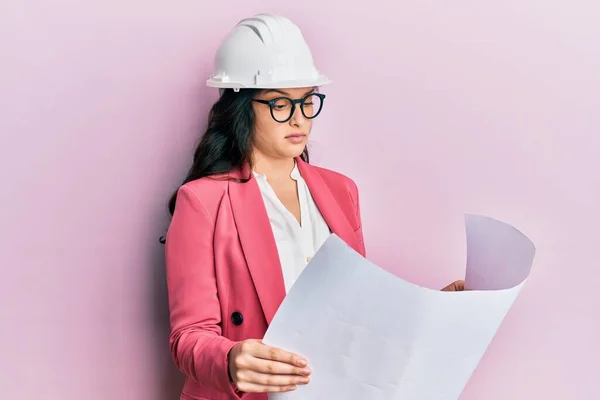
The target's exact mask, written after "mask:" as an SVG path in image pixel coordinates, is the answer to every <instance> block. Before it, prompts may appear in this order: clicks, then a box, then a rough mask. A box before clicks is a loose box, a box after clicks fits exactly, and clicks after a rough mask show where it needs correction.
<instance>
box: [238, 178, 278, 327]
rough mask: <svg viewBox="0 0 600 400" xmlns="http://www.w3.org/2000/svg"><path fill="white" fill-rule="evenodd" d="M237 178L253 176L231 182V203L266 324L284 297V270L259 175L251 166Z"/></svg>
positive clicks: (269, 321)
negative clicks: (238, 181) (257, 178)
mask: <svg viewBox="0 0 600 400" xmlns="http://www.w3.org/2000/svg"><path fill="white" fill-rule="evenodd" d="M232 175H234V177H235V178H242V177H248V176H250V180H249V181H248V182H246V183H236V182H230V183H229V196H230V199H231V207H232V211H233V215H234V218H235V223H236V227H237V230H238V234H239V238H240V243H241V245H242V250H243V252H244V256H245V257H246V263H247V264H248V269H249V270H250V274H251V275H252V281H253V283H254V287H255V288H256V293H257V294H258V298H259V300H260V304H261V307H262V309H263V313H264V315H265V318H266V320H267V324H270V323H271V320H272V319H273V316H274V315H275V312H276V311H277V309H278V308H279V306H280V305H281V302H282V301H283V299H284V297H285V285H284V282H283V272H282V270H281V263H280V261H279V253H278V251H277V245H276V244H275V237H274V236H273V230H272V228H271V223H270V221H269V216H268V214H267V210H266V208H265V205H264V202H263V199H262V195H261V193H260V189H259V187H258V183H257V182H256V178H255V177H254V175H253V174H252V173H251V171H250V169H249V168H248V167H246V168H244V169H243V170H242V171H241V173H239V172H234V173H232Z"/></svg>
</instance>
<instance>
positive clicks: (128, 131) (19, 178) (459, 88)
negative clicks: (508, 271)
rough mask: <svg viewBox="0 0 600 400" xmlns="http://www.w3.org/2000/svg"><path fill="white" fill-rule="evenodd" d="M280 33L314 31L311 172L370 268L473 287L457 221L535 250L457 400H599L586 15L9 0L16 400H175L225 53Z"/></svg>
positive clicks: (5, 185)
mask: <svg viewBox="0 0 600 400" xmlns="http://www.w3.org/2000/svg"><path fill="white" fill-rule="evenodd" d="M356 4H359V3H356ZM264 11H266V12H280V13H284V14H285V15H287V16H289V17H290V18H292V19H293V20H294V21H295V22H296V23H297V24H299V25H300V26H301V28H302V29H303V31H304V33H305V36H306V38H307V40H308V41H309V43H310V45H311V47H312V48H313V52H314V56H315V59H316V61H317V63H318V65H319V67H320V69H321V70H322V71H323V72H324V73H326V74H327V75H328V76H329V77H330V78H332V79H333V80H334V82H335V83H334V84H333V85H331V86H328V87H326V88H324V89H323V92H324V93H326V94H327V96H328V97H327V100H326V108H325V110H324V112H323V114H322V116H320V117H319V120H318V121H317V122H316V123H315V128H314V131H313V134H312V139H311V141H312V145H311V146H312V147H311V149H312V156H313V157H312V161H313V162H314V163H315V164H318V165H322V166H325V167H330V168H333V169H336V170H338V171H340V172H342V173H345V174H347V175H349V176H351V177H352V178H353V179H354V180H355V181H356V182H357V183H358V185H359V188H360V190H361V201H362V212H363V219H364V231H365V236H366V244H367V249H368V253H369V257H370V258H371V259H372V260H374V261H375V262H377V263H379V264H381V265H382V266H384V267H385V268H387V269H389V270H390V271H393V272H394V273H396V274H398V275H399V276H401V277H403V278H405V279H407V280H409V281H412V282H416V283H419V284H422V285H425V286H430V287H441V286H443V285H445V284H446V283H449V282H450V281H453V280H454V279H458V278H460V277H462V276H464V265H465V249H464V247H465V237H464V226H463V219H462V218H463V213H481V214H486V215H489V216H492V217H495V218H500V219H502V220H504V221H506V222H509V223H511V224H513V225H515V226H516V227H518V228H519V229H521V230H522V231H523V232H524V233H525V234H527V235H528V236H529V237H531V238H532V239H533V240H534V242H535V244H536V246H537V249H538V252H537V256H536V259H535V264H534V269H533V272H532V275H531V277H530V280H529V281H528V282H527V284H526V286H525V288H524V289H523V291H522V292H521V295H520V297H519V298H518V300H517V302H516V303H515V305H514V307H513V309H512V310H511V311H510V313H509V315H508V316H507V318H506V319H505V323H504V324H503V325H502V327H501V329H500V331H499V332H498V335H497V336H496V338H495V339H494V341H493V343H492V345H491V346H490V348H489V351H488V352H487V353H486V354H485V356H484V359H483V360H482V362H481V364H480V366H479V367H478V369H477V370H476V372H475V374H474V375H473V377H472V380H471V381H470V382H469V384H468V386H467V388H466V389H465V392H464V395H463V396H462V398H461V400H480V399H485V400H506V399H512V400H517V399H546V400H555V399H556V400H558V399H577V400H594V399H598V398H600V389H599V387H598V385H597V374H598V370H597V365H598V364H597V360H598V358H599V356H600V345H599V344H598V342H599V341H600V340H599V339H600V312H599V311H598V308H599V306H600V293H599V289H598V287H599V285H598V282H599V280H600V265H599V263H598V248H599V247H600V208H599V205H600V161H598V160H597V159H595V158H594V157H596V156H597V155H598V148H599V146H600V129H599V125H600V78H599V75H600V72H599V71H600V45H599V44H598V43H600V24H598V20H600V6H598V3H597V2H593V1H591V0H589V1H587V2H586V1H582V0H577V1H569V2H566V1H557V0H547V1H537V0H508V1H502V2H498V1H495V2H492V1H454V2H440V1H438V2H433V1H422V0H421V1H402V2H399V1H386V2H383V1H369V2H365V3H360V6H353V5H351V3H349V2H347V1H345V2H342V1H327V2H324V1H313V0H305V1H302V2H289V1H288V2H282V1H270V0H269V1H265V0H261V1H241V0H236V1H217V2H207V1H200V0H180V1H166V0H163V1H140V0H125V1H123V0H119V1H116V0H109V1H85V2H84V1H75V0H70V1H69V0H62V1H59V0H46V1H44V2H42V1H33V0H4V1H3V2H2V6H1V11H0V89H1V90H0V134H1V135H2V144H1V146H0V174H1V183H2V189H1V191H0V246H1V247H0V249H1V254H0V255H1V264H0V265H1V272H2V285H1V290H0V321H1V326H0V397H2V398H3V399H11V400H18V399H33V398H35V399H57V400H74V399H86V400H100V399H102V400H105V399H111V400H133V399H140V400H142V399H143V400H159V399H160V400H163V399H176V398H177V397H178V393H179V388H180V385H181V375H180V374H178V373H177V371H176V370H175V369H174V367H173V364H172V362H171V359H170V355H169V350H168V342H167V335H168V314H167V304H166V294H165V284H164V264H163V246H162V245H161V244H160V243H159V242H158V239H159V237H160V236H161V235H163V234H164V233H165V229H166V227H167V225H168V217H167V213H166V201H167V198H168V196H169V195H170V194H171V192H172V190H174V189H176V187H177V186H178V184H179V181H180V180H181V179H182V178H183V176H184V174H185V172H186V169H187V168H188V166H189V163H190V161H191V154H192V151H193V147H194V146H195V144H196V143H197V141H198V139H199V135H200V133H201V131H202V129H203V127H204V126H205V121H206V113H207V111H208V108H209V107H210V104H211V103H212V102H213V101H214V100H215V99H216V96H217V92H216V90H214V89H208V88H206V87H205V86H204V83H205V80H206V78H207V77H208V75H209V73H210V70H211V66H212V60H213V54H214V51H215V49H216V48H217V46H218V44H219V42H220V40H221V39H222V38H223V36H224V35H225V34H226V32H227V31H228V30H229V29H230V28H231V27H233V25H234V24H235V23H236V22H237V21H238V20H239V19H241V18H242V17H245V16H249V15H252V14H254V13H257V12H264Z"/></svg>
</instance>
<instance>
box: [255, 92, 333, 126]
mask: <svg viewBox="0 0 600 400" xmlns="http://www.w3.org/2000/svg"><path fill="white" fill-rule="evenodd" d="M252 100H254V101H256V102H257V103H261V104H267V105H268V106H269V107H270V109H271V117H273V119H274V120H275V121H277V122H280V123H284V122H288V121H289V120H290V119H292V116H293V115H294V111H295V110H296V104H300V111H302V115H304V117H305V118H307V119H313V118H316V116H317V115H319V113H320V112H321V110H322V109H323V101H324V100H325V95H324V94H321V93H310V94H308V95H306V96H304V97H303V98H301V99H296V100H294V99H290V98H289V97H277V98H275V99H272V100H260V99H252Z"/></svg>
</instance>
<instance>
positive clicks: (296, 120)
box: [290, 103, 307, 126]
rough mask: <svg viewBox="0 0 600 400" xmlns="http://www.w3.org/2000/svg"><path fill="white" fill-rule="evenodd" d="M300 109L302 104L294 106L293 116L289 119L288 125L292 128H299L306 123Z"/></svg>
mask: <svg viewBox="0 0 600 400" xmlns="http://www.w3.org/2000/svg"><path fill="white" fill-rule="evenodd" d="M301 107H302V104H299V103H298V104H294V114H293V115H292V118H291V119H290V124H291V125H292V126H300V125H302V124H303V123H305V122H306V121H307V119H306V117H304V114H302V109H301Z"/></svg>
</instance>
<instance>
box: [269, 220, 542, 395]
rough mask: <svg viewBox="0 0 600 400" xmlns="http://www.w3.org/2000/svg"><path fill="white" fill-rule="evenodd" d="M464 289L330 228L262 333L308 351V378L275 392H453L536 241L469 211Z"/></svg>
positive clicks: (485, 342) (496, 322)
mask: <svg viewBox="0 0 600 400" xmlns="http://www.w3.org/2000/svg"><path fill="white" fill-rule="evenodd" d="M465 224H466V234H467V267H466V276H465V286H466V288H467V289H468V290H467V291H464V292H441V291H439V290H434V289H429V288H425V287H421V286H418V285H415V284H412V283H409V282H407V281H405V280H403V279H401V278H399V277H397V276H395V275H393V274H391V273H389V272H387V271H385V270H384V269H382V268H380V267H378V266H377V265H375V264H373V263H372V262H370V261H369V260H367V259H365V258H363V257H362V256H361V255H360V254H358V253H357V252H355V251H354V250H353V249H352V248H351V247H349V246H348V245H346V243H345V242H343V241H342V240H341V239H340V238H339V237H338V236H336V235H335V234H333V235H331V236H330V237H329V238H328V239H327V241H326V242H325V243H324V244H323V246H321V248H320V249H319V251H318V252H317V253H316V254H315V256H314V257H313V258H312V260H311V261H310V263H309V264H308V265H307V266H306V268H305V270H304V271H303V273H302V274H301V276H300V277H299V278H298V280H297V281H296V283H295V284H294V286H293V287H292V288H291V290H290V291H289V293H288V295H287V296H286V298H285V299H284V301H283V303H282V304H281V306H280V308H279V310H278V311H277V313H276V315H275V317H274V319H273V321H272V322H271V325H270V326H269V329H268V330H267V332H266V335H265V337H264V338H263V341H264V342H265V343H266V344H268V345H272V346H276V347H280V348H283V349H286V350H289V351H292V352H296V353H298V354H302V355H303V356H305V357H306V358H307V359H308V361H309V365H310V367H311V369H312V371H313V372H312V374H311V381H310V383H309V384H308V385H299V386H298V388H297V389H296V390H295V391H291V392H285V393H274V394H270V395H269V396H270V397H269V398H270V399H273V400H331V399H344V400H365V399H369V400H390V399H395V400H422V399H428V400H438V399H439V400H453V399H457V398H458V397H459V396H460V394H461V393H462V391H463V389H464V387H465V385H466V383H467V382H468V380H469V378H470V377H471V375H472V374H473V371H474V370H475V368H476V367H477V364H478V363H479V361H480V359H481V357H482V356H483V354H484V353H485V351H486V349H487V347H488V346H489V344H490V342H491V341H492V339H493V337H494V335H495V334H496V332H497V330H498V328H499V327H500V324H501V323H502V320H503V319H504V317H505V315H506V314H507V312H508V311H509V310H510V308H511V306H512V304H513V302H514V301H515V299H516V297H517V296H518V294H519V292H520V290H521V288H522V287H523V285H524V284H525V282H526V280H527V278H528V276H529V273H530V271H531V266H532V264H533V259H534V256H535V246H534V244H533V243H532V242H531V240H529V238H527V237H526V236H525V235H523V234H522V233H521V232H519V231H518V230H517V229H515V228H514V227H512V226H510V225H508V224H506V223H503V222H501V221H498V220H495V219H492V218H488V217H485V216H478V215H467V216H466V218H465Z"/></svg>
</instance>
